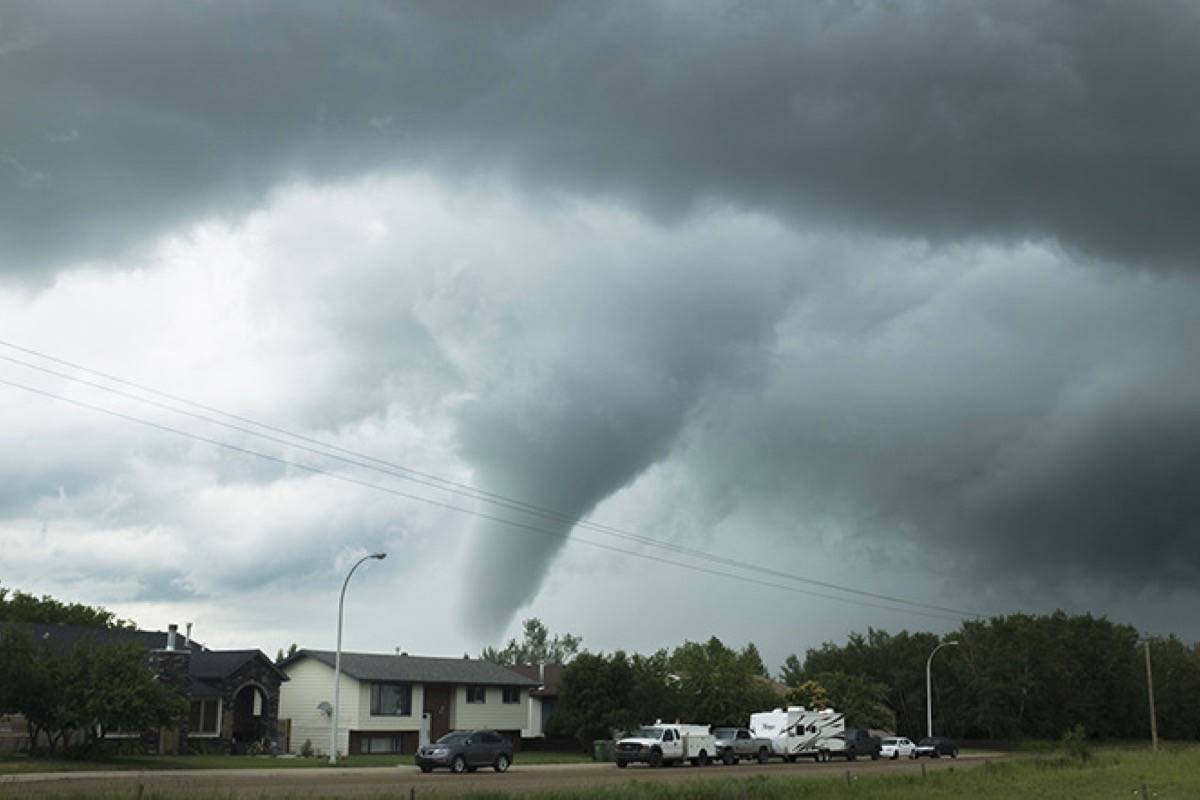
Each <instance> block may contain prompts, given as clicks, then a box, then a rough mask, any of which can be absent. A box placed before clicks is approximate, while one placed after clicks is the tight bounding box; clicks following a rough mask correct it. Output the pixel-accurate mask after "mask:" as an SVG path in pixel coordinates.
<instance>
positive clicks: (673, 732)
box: [613, 720, 717, 769]
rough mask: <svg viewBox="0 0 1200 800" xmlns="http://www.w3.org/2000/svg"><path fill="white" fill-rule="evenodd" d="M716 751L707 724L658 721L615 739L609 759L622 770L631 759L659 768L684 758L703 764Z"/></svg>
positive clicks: (694, 763) (681, 760)
mask: <svg viewBox="0 0 1200 800" xmlns="http://www.w3.org/2000/svg"><path fill="white" fill-rule="evenodd" d="M716 752H717V751H716V739H715V738H713V735H712V734H711V733H710V732H709V727H708V726H707V725H683V724H680V723H665V722H663V721H662V720H659V721H658V722H655V723H654V724H653V725H647V726H645V727H643V728H639V729H638V730H636V731H632V732H631V733H630V734H629V735H628V736H626V737H624V738H622V739H620V740H618V741H617V746H616V747H615V748H614V749H613V760H614V761H616V762H617V766H618V767H621V768H622V769H623V768H625V767H627V766H629V765H630V764H632V763H634V762H644V763H646V764H649V765H650V766H652V767H661V766H663V765H665V764H679V763H681V762H683V761H685V760H686V761H689V762H691V764H692V766H696V767H705V766H708V763H709V760H710V759H711V758H712V757H713V756H714V755H716Z"/></svg>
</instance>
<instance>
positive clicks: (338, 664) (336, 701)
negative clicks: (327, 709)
mask: <svg viewBox="0 0 1200 800" xmlns="http://www.w3.org/2000/svg"><path fill="white" fill-rule="evenodd" d="M372 558H375V559H378V560H380V561H382V560H383V559H385V558H387V553H372V554H371V555H369V556H363V557H362V558H360V559H359V560H358V561H356V562H355V563H354V566H353V567H351V568H350V571H349V572H348V573H346V580H344V581H342V595H341V597H339V598H338V632H337V652H336V653H335V654H334V656H333V714H332V715H331V716H332V719H330V721H329V763H330V764H337V725H338V711H340V710H341V707H340V702H341V688H342V607H343V606H344V605H345V603H346V587H347V586H349V585H350V578H351V577H352V576H353V575H354V570H356V569H358V568H359V567H360V566H362V563H363V562H364V561H369V560H371V559H372Z"/></svg>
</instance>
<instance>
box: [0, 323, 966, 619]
mask: <svg viewBox="0 0 1200 800" xmlns="http://www.w3.org/2000/svg"><path fill="white" fill-rule="evenodd" d="M0 346H4V347H8V348H10V349H12V350H17V351H19V352H22V353H26V354H29V355H33V356H35V357H37V358H40V359H44V360H47V361H50V362H53V363H56V364H61V365H63V366H67V367H70V368H72V369H75V370H79V371H81V372H84V373H87V374H90V375H93V376H96V377H99V378H102V379H104V380H106V381H110V382H113V383H118V384H121V385H124V386H128V387H130V388H133V389H137V390H138V391H140V392H145V393H148V394H152V395H156V396H158V397H163V398H166V399H169V400H172V401H174V402H177V403H182V404H184V405H188V406H191V407H193V408H198V409H201V410H204V411H208V412H211V413H213V414H219V415H221V416H224V417H228V418H229V419H234V420H237V421H239V422H243V423H246V424H248V425H253V426H256V427H258V428H262V429H264V430H268V431H272V432H273V433H278V434H281V435H283V436H286V437H290V438H291V439H296V440H299V441H301V442H306V443H309V444H313V445H317V446H318V447H320V448H322V449H319V450H318V449H314V448H312V447H307V446H305V445H301V444H297V443H296V442H292V441H287V440H284V439H279V438H277V437H275V436H270V435H267V434H264V433H262V432H261V431H256V430H251V429H249V428H245V427H242V426H239V425H232V424H230V423H228V422H225V421H223V420H220V419H215V418H213V417H210V416H207V415H204V414H197V413H195V412H191V411H187V410H185V409H181V408H176V407H174V406H170V405H166V404H163V403H160V402H157V401H155V400H151V399H149V398H146V397H142V396H139V395H134V394H130V393H128V392H124V391H121V390H119V389H114V388H113V387H111V386H105V385H103V384H98V383H95V382H92V381H87V380H84V379H82V378H79V377H78V376H75V375H69V374H66V373H63V372H59V371H57V370H52V369H49V368H47V367H44V366H41V365H38V364H32V363H30V362H27V361H22V360H20V359H16V358H12V357H9V356H0V359H2V360H5V361H9V362H10V363H14V364H18V365H20V366H23V367H26V368H28V369H34V370H38V371H41V372H43V373H46V374H49V375H54V376H56V377H59V378H63V379H65V380H69V381H74V382H77V383H80V384H83V385H86V386H90V387H92V388H95V389H99V390H102V391H105V392H108V393H111V394H116V395H118V396H121V397H126V398H128V399H132V400H135V401H137V402H140V403H144V404H147V405H151V406H154V407H156V408H160V409H163V410H166V411H169V412H171V413H175V414H180V415H182V416H187V417H191V418H193V419H198V420H202V421H204V422H208V423H210V424H215V425H220V426H223V427H226V428H229V429H231V430H235V431H238V432H240V433H244V434H246V435H249V436H254V437H257V438H260V439H264V440H266V441H270V442H274V443H276V444H282V445H284V446H286V447H293V448H296V449H300V450H303V451H306V452H310V453H314V454H316V455H319V456H322V457H325V458H332V459H335V460H338V461H342V462H343V463H347V464H352V465H354V466H357V467H361V468H364V469H369V470H373V471H376V472H381V473H383V474H387V475H390V476H392V477H395V478H399V479H401V480H406V481H410V482H414V483H417V484H421V485H424V486H429V487H432V488H435V489H439V490H445V491H449V492H452V493H454V494H459V495H463V496H467V497H471V498H472V499H477V500H481V501H483V502H486V503H490V504H493V505H497V506H499V507H502V508H505V509H508V510H512V511H517V512H519V513H523V514H529V515H532V516H540V517H543V518H545V519H548V520H551V521H554V522H560V523H563V524H567V525H570V526H573V527H582V528H585V529H589V530H593V531H596V532H598V533H603V534H605V535H609V536H613V537H617V538H622V539H626V540H628V541H635V542H638V543H641V544H645V545H647V546H650V547H655V548H658V549H662V550H666V551H668V552H673V553H677V554H680V555H687V556H689V557H691V558H697V559H702V560H707V561H710V562H712V563H717V564H721V565H723V566H729V567H734V568H737V569H741V570H746V571H752V572H759V573H762V574H766V575H771V576H774V577H778V578H783V579H786V580H792V581H796V582H799V583H806V584H809V585H812V586H818V587H821V588H825V589H831V590H834V591H841V592H847V593H849V594H855V595H858V596H861V597H869V598H873V599H877V600H883V601H886V602H890V603H899V604H902V605H910V606H914V607H917V608H925V609H929V610H933V611H940V612H944V613H949V614H954V615H958V616H964V617H982V616H984V615H982V614H979V613H977V612H972V611H964V610H962V609H957V608H949V607H946V606H939V605H934V604H930V603H922V602H920V601H916V600H910V599H908V598H902V597H896V596H892V595H885V594H880V593H877V592H870V591H867V590H863V589H854V588H851V587H846V586H841V585H839V584H835V583H832V582H829V581H823V580H820V579H817V578H810V577H807V576H803V575H797V574H795V573H791V572H785V571H782V570H777V569H773V568H771V567H766V566H763V565H761V564H754V563H750V562H746V561H741V560H738V559H734V558H730V557H728V556H722V555H718V554H715V553H710V552H708V551H704V550H700V549H698V548H692V547H688V546H687V545H681V544H677V543H672V542H663V541H661V540H658V539H654V538H652V537H649V536H645V535H642V534H638V533H635V532H631V531H629V530H627V529H622V528H618V527H615V526H612V525H607V524H604V523H601V522H597V521H595V520H590V519H585V518H581V517H577V516H574V515H569V514H565V513H564V512H561V511H557V510H554V509H548V508H546V507H544V506H538V505H534V504H532V503H527V502H525V501H522V500H519V499H516V498H512V497H507V496H505V495H502V494H497V493H494V492H489V491H486V490H484V489H480V488H478V487H476V486H472V485H469V484H463V483H459V482H456V481H452V480H449V479H447V478H442V477H440V476H437V475H432V474H430V473H425V472H421V471H419V470H414V469H412V468H409V467H405V466H403V465H400V464H395V463H393V462H389V461H385V460H383V459H380V458H376V457H374V456H370V455H367V454H363V453H359V452H356V451H353V450H349V449H347V448H344V447H340V446H338V445H335V444H330V443H328V442H323V441H321V440H319V439H315V438H312V437H308V436H305V435H303V434H299V433H295V432H293V431H289V430H287V429H285V428H281V427H277V426H274V425H270V424H267V423H264V422H259V421H257V420H254V419H251V418H249V417H245V416H240V415H237V414H233V413H230V412H228V411H224V410H222V409H220V408H216V407H214V406H209V405H204V404H202V403H197V402H195V401H192V400H190V399H188V398H186V397H181V396H179V395H174V394H170V393H168V392H163V391H161V390H159V389H155V388H153V387H150V386H146V385H144V384H139V383H136V382H134V381H130V380H128V379H125V378H122V377H119V376H117V375H112V374H109V373H106V372H102V371H100V370H96V369H92V368H90V367H87V366H85V365H83V364H79V363H76V362H72V361H68V360H66V359H62V358H58V357H56V356H52V355H50V354H48V353H44V352H41V351H39V350H34V349H32V348H28V347H24V346H21V345H18V344H16V343H13V342H9V341H5V340H2V339H0ZM329 451H334V452H329ZM340 454H346V455H347V456H352V457H353V458H347V457H345V456H343V455H340ZM364 462H369V463H364Z"/></svg>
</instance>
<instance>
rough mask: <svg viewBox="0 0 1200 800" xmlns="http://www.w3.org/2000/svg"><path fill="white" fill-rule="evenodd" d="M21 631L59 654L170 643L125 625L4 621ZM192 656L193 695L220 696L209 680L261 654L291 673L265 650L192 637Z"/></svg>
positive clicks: (179, 639) (159, 634) (178, 642)
mask: <svg viewBox="0 0 1200 800" xmlns="http://www.w3.org/2000/svg"><path fill="white" fill-rule="evenodd" d="M5 630H14V631H18V632H21V633H23V634H25V635H26V636H28V637H29V638H30V639H32V640H33V641H34V642H35V643H42V644H44V645H45V646H46V647H48V648H50V650H51V652H54V653H57V654H59V655H66V654H67V653H70V652H71V651H72V650H73V649H74V648H75V645H77V644H79V643H80V642H87V643H88V644H91V645H94V646H100V645H106V644H136V645H137V646H138V647H141V648H142V649H143V650H163V649H165V648H166V646H167V634H166V632H164V631H138V630H128V629H124V628H92V627H88V626H85V625H58V624H43V623H36V622H0V632H3V631H5ZM175 646H176V647H177V648H178V649H180V650H183V649H184V647H183V635H182V634H177V635H176V637H175ZM188 649H189V651H190V652H191V658H189V659H188V679H189V681H188V683H189V686H190V692H191V694H192V695H193V696H204V695H209V696H220V695H221V691H220V689H219V688H216V687H214V686H213V685H211V684H210V683H209V682H210V681H211V682H218V683H219V682H220V681H222V680H224V679H225V678H228V677H229V676H230V675H232V674H233V673H234V672H236V671H237V670H239V669H241V667H242V665H244V664H245V663H246V662H247V661H250V660H251V659H255V658H259V659H262V660H263V662H264V663H266V664H267V665H269V666H270V667H271V669H273V670H275V672H277V673H278V674H279V677H280V678H281V679H283V680H285V681H286V680H287V679H288V678H287V675H286V674H284V673H283V672H282V671H281V670H280V669H279V668H277V667H276V666H275V665H274V664H273V663H272V662H271V659H269V658H267V656H266V655H265V654H264V653H263V652H262V651H261V650H208V649H205V648H204V646H203V645H201V644H200V643H199V642H197V641H196V640H194V639H193V640H192V641H191V647H190V648H188Z"/></svg>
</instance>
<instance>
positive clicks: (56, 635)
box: [0, 621, 203, 653]
mask: <svg viewBox="0 0 1200 800" xmlns="http://www.w3.org/2000/svg"><path fill="white" fill-rule="evenodd" d="M3 629H10V630H15V631H19V632H21V633H24V634H25V635H26V636H28V637H29V638H30V639H33V640H34V642H42V643H44V644H45V645H46V646H47V647H49V648H50V649H51V650H52V651H54V652H55V653H69V652H71V650H73V649H74V648H75V645H76V644H78V643H80V642H88V643H89V644H92V645H102V644H130V643H132V644H136V645H138V646H139V647H141V648H142V649H144V650H162V649H163V648H165V647H166V646H167V634H166V632H165V631H138V630H129V629H127V628H93V627H90V626H87V625H62V624H57V623H55V624H48V623H41V622H4V621H0V630H3ZM175 643H176V645H175V646H176V647H179V648H180V649H182V648H183V634H182V633H180V634H176V636H175ZM191 649H192V652H195V651H196V650H197V649H203V645H201V644H200V643H199V642H197V641H195V640H192V648H191Z"/></svg>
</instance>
